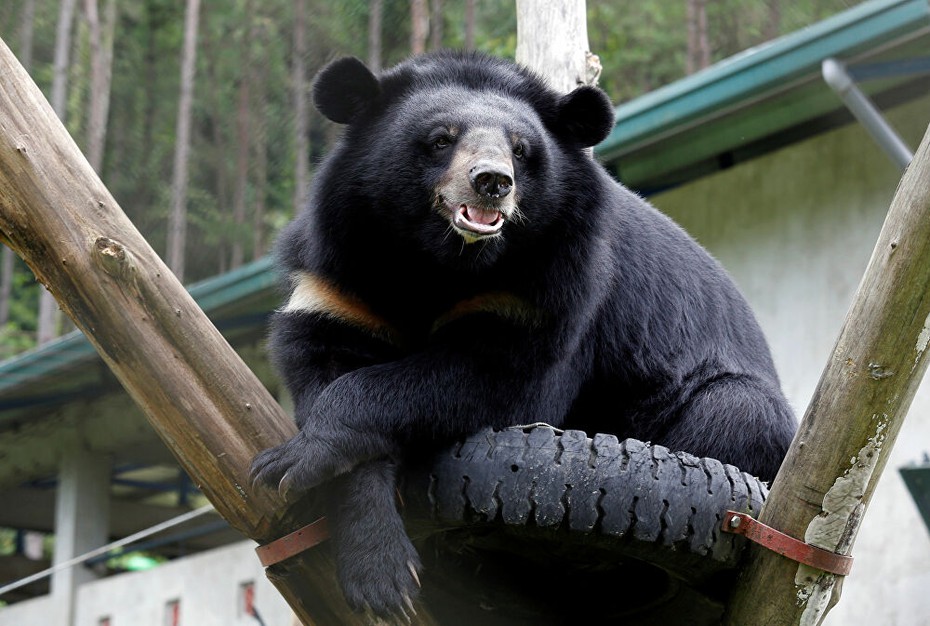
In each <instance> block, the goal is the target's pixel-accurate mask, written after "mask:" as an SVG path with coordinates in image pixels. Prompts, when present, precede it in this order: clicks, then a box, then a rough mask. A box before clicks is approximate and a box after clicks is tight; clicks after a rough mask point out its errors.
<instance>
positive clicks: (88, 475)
mask: <svg viewBox="0 0 930 626" xmlns="http://www.w3.org/2000/svg"><path fill="white" fill-rule="evenodd" d="M109 522H110V459H109V457H107V456H105V455H102V454H93V453H91V452H88V451H87V450H85V449H83V448H81V447H79V446H75V447H74V448H72V449H71V450H69V451H68V452H66V453H65V456H64V458H62V460H61V466H60V470H59V475H58V492H57V494H56V500H55V554H54V556H53V558H52V564H53V565H58V564H60V563H64V562H66V561H68V560H70V559H73V558H74V557H77V556H80V555H82V554H84V553H85V552H89V551H90V550H93V549H94V548H99V547H100V546H102V545H104V544H106V543H108V537H109ZM95 578H97V575H96V574H95V573H94V572H93V571H92V570H90V569H88V568H87V567H86V566H85V565H84V564H78V565H75V566H73V567H67V568H64V569H62V570H60V571H57V572H55V573H54V574H52V579H51V595H52V598H54V602H55V607H56V611H57V613H58V618H59V619H58V620H57V621H54V622H52V623H55V624H60V625H61V626H73V624H75V622H76V614H75V601H76V597H77V596H76V591H77V588H78V587H79V586H80V585H81V584H83V583H85V582H87V581H90V580H94V579H95Z"/></svg>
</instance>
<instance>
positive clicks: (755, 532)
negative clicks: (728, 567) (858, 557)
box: [720, 511, 853, 576]
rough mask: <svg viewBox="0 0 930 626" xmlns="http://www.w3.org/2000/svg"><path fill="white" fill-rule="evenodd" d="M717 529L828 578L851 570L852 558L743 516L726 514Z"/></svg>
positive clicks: (844, 574)
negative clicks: (807, 567) (827, 575)
mask: <svg viewBox="0 0 930 626" xmlns="http://www.w3.org/2000/svg"><path fill="white" fill-rule="evenodd" d="M720 529H721V530H722V531H723V532H727V533H735V534H737V535H743V536H744V537H746V538H747V539H749V540H750V541H753V542H755V543H757V544H759V545H760V546H763V547H765V548H768V549H769V550H771V551H772V552H776V553H778V554H780V555H782V556H784V557H787V558H789V559H791V560H792V561H797V562H798V563H803V564H804V565H810V566H811V567H814V568H817V569H819V570H823V571H825V572H830V573H831V574H839V575H840V576H846V575H847V574H849V570H851V569H852V563H853V558H852V557H851V556H846V555H844V554H837V553H835V552H830V551H829V550H824V549H823V548H818V547H817V546H812V545H811V544H809V543H804V542H803V541H801V540H800V539H795V538H794V537H790V536H788V535H786V534H785V533H783V532H781V531H778V530H775V529H774V528H772V527H770V526H766V525H765V524H763V523H762V522H760V521H759V520H757V519H754V518H753V517H752V516H750V515H746V514H745V513H737V512H736V511H727V512H726V513H725V514H724V516H723V523H722V524H721V526H720Z"/></svg>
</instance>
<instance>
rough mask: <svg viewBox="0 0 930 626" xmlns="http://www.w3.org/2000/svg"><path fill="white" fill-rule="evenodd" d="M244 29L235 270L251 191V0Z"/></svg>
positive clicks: (232, 266)
mask: <svg viewBox="0 0 930 626" xmlns="http://www.w3.org/2000/svg"><path fill="white" fill-rule="evenodd" d="M244 13H245V28H244V29H243V35H242V38H243V41H242V45H241V50H240V55H241V57H240V58H241V59H242V62H241V64H240V75H239V95H238V99H237V102H238V104H237V106H236V187H235V189H234V190H233V212H232V213H233V215H232V217H233V225H234V226H235V228H234V230H233V238H232V252H231V254H230V258H229V268H230V269H235V268H237V267H239V266H240V265H242V263H243V261H244V260H245V249H244V245H243V239H244V236H245V233H244V226H245V212H246V211H245V205H246V201H247V198H246V196H247V195H248V191H249V148H250V135H251V128H250V125H251V119H250V116H251V111H250V109H251V107H250V106H249V104H250V102H251V93H250V92H251V88H252V84H251V83H252V35H253V26H252V22H253V16H252V0H245V7H244Z"/></svg>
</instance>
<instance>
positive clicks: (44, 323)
mask: <svg viewBox="0 0 930 626" xmlns="http://www.w3.org/2000/svg"><path fill="white" fill-rule="evenodd" d="M76 4H77V0H61V3H60V4H59V7H58V26H57V30H56V34H55V60H54V63H53V74H52V109H54V111H55V114H56V115H58V119H60V120H61V123H62V124H65V123H66V122H67V120H66V119H65V118H66V116H67V112H68V111H67V104H68V102H67V97H68V69H69V67H70V52H71V29H72V26H73V24H74V8H75V5H76ZM60 324H61V316H60V314H59V310H58V304H57V303H56V302H55V298H54V297H53V296H52V294H50V293H49V292H48V290H46V289H41V290H40V291H39V315H38V319H37V321H36V326H37V330H36V343H37V344H39V345H41V344H43V343H47V342H49V341H51V340H52V339H54V338H55V337H57V336H58V329H59V326H60Z"/></svg>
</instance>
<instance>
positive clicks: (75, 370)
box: [0, 257, 278, 412]
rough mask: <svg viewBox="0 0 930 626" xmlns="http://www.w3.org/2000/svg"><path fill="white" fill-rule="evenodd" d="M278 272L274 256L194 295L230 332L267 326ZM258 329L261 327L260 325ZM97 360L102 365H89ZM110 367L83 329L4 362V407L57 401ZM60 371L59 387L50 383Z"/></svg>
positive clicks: (0, 406) (0, 368) (0, 366)
mask: <svg viewBox="0 0 930 626" xmlns="http://www.w3.org/2000/svg"><path fill="white" fill-rule="evenodd" d="M276 281H277V278H276V274H275V272H274V269H273V267H272V262H271V259H270V257H265V258H262V259H260V260H258V261H255V262H253V263H249V264H246V265H243V266H242V267H239V268H237V269H235V270H233V271H231V272H227V273H225V274H222V275H220V276H216V277H214V278H209V279H207V280H204V281H201V282H198V283H195V284H193V285H191V286H190V287H189V291H190V294H191V296H193V298H194V300H195V301H196V302H197V304H198V305H200V307H201V308H202V309H203V310H204V311H205V312H206V313H207V315H208V316H209V317H210V319H211V320H212V321H213V323H214V324H216V325H217V327H218V328H219V329H220V330H221V331H223V334H224V335H226V336H227V338H229V337H230V336H236V335H237V334H239V333H242V332H255V330H256V329H261V328H263V327H264V324H265V318H266V316H267V315H268V314H269V313H270V312H271V310H272V309H273V308H274V307H275V306H276V305H277V303H278V293H277V289H276V286H277V282H276ZM259 332H261V331H260V330H259ZM92 364H98V367H88V366H89V365H92ZM101 370H103V371H105V368H104V366H103V364H102V361H100V359H99V356H98V355H97V352H96V350H94V348H93V346H91V344H90V342H89V341H88V340H87V338H86V337H84V335H83V333H81V331H79V330H78V331H74V332H72V333H69V334H67V335H65V336H63V337H60V338H58V339H55V340H53V341H50V342H48V343H46V344H44V345H42V346H40V347H38V348H35V349H33V350H29V351H27V352H24V353H22V354H19V355H17V356H15V357H13V358H10V359H7V360H6V361H2V362H0V412H2V411H4V410H5V409H12V408H19V407H21V406H25V405H32V404H36V403H39V404H54V403H56V402H57V401H65V400H67V399H69V398H73V397H75V396H78V395H81V394H82V391H81V390H83V389H84V388H85V387H86V386H87V385H88V384H94V383H95V382H97V381H99V380H100V371H101ZM54 377H58V378H59V379H60V380H58V381H57V382H56V384H55V393H54V394H52V393H50V390H49V389H48V385H47V383H45V382H43V381H48V380H49V379H51V378H54Z"/></svg>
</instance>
